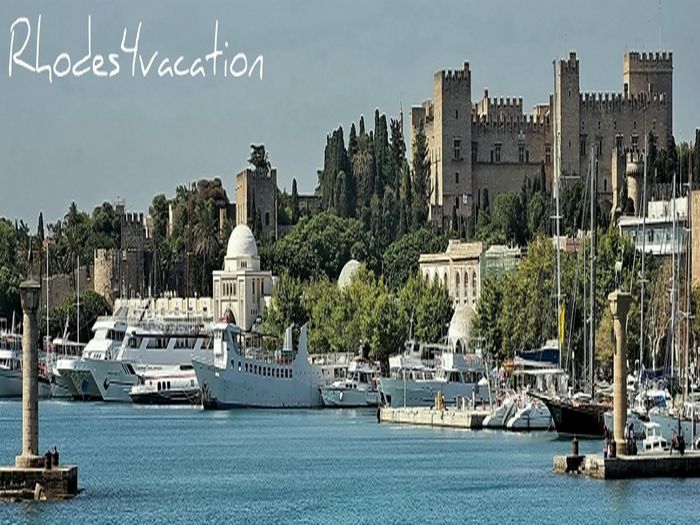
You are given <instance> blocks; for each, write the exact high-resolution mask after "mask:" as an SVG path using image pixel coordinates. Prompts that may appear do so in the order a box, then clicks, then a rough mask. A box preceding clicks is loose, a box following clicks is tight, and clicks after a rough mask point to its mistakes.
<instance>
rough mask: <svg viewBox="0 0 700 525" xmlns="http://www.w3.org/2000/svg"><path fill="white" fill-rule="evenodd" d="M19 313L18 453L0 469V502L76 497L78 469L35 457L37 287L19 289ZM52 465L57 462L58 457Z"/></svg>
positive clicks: (28, 285) (32, 284) (28, 284)
mask: <svg viewBox="0 0 700 525" xmlns="http://www.w3.org/2000/svg"><path fill="white" fill-rule="evenodd" d="M20 295H21V300H22V310H23V311H24V321H23V330H24V331H23V333H22V453H21V454H20V455H19V456H17V457H16V458H15V465H14V466H12V467H0V501H3V500H10V501H16V500H24V499H64V498H70V497H72V496H75V495H76V494H77V493H78V468H77V467H75V466H59V465H57V464H54V463H53V462H52V461H53V459H54V458H53V457H49V458H48V459H47V458H46V457H44V456H40V455H39V382H38V381H39V378H38V373H39V372H38V361H39V351H38V348H37V342H38V337H37V333H38V330H37V318H36V313H37V310H38V309H39V300H40V295H41V287H40V286H39V283H38V282H36V281H25V282H23V283H22V284H21V285H20ZM55 461H56V462H57V461H58V456H57V457H56V459H55Z"/></svg>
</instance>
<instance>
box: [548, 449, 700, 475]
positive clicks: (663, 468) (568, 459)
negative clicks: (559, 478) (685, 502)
mask: <svg viewBox="0 0 700 525" xmlns="http://www.w3.org/2000/svg"><path fill="white" fill-rule="evenodd" d="M554 472H556V473H558V474H582V475H584V476H588V477H591V478H597V479H632V478H659V477H667V478H690V477H700V452H686V453H685V454H684V455H682V456H681V455H680V454H678V453H675V454H673V455H669V454H668V453H665V454H640V455H637V456H618V457H616V458H603V456H601V455H599V454H590V455H585V456H584V455H579V456H574V455H569V456H554Z"/></svg>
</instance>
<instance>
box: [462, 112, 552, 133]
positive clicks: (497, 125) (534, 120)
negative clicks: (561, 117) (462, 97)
mask: <svg viewBox="0 0 700 525" xmlns="http://www.w3.org/2000/svg"><path fill="white" fill-rule="evenodd" d="M472 127H477V128H479V129H482V130H487V129H492V130H513V131H531V132H541V131H545V130H549V117H540V116H534V115H522V116H520V117H519V118H512V117H511V118H500V119H498V118H492V117H487V116H476V115H472Z"/></svg>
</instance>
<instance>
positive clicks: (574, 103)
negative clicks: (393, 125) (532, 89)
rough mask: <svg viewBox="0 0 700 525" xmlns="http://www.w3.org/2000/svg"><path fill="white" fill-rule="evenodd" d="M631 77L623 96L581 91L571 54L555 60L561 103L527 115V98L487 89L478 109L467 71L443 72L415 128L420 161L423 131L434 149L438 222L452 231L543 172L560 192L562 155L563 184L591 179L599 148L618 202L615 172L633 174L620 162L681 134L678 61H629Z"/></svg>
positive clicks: (607, 190)
mask: <svg viewBox="0 0 700 525" xmlns="http://www.w3.org/2000/svg"><path fill="white" fill-rule="evenodd" d="M622 76H623V89H622V91H621V92H616V93H585V92H581V89H580V74H579V60H578V58H577V57H576V53H574V52H571V53H570V54H569V56H568V58H566V59H563V60H557V61H556V65H555V78H556V81H555V95H554V96H552V95H550V96H549V101H548V102H547V103H544V104H537V105H535V106H534V107H533V110H532V112H531V113H530V114H525V113H524V112H523V101H522V98H512V97H507V98H505V99H504V98H502V97H501V98H495V97H490V96H489V92H488V90H487V89H485V90H484V93H483V96H482V98H481V99H480V100H478V101H476V102H473V101H472V79H471V70H470V68H469V63H468V62H465V63H464V65H463V67H462V69H460V70H456V71H446V70H442V71H438V72H436V73H435V75H434V78H433V97H432V99H431V100H427V101H425V102H423V103H422V104H421V105H420V106H415V107H413V108H412V109H411V120H410V151H411V154H413V149H414V148H413V145H414V143H415V138H416V135H417V134H418V133H419V132H420V130H422V131H423V133H424V134H425V136H426V139H427V143H428V152H429V160H430V178H431V184H432V194H431V197H430V218H431V221H433V222H436V223H438V224H441V225H442V226H443V227H447V226H449V224H448V223H449V221H450V220H451V217H452V210H453V208H454V209H456V212H457V214H458V215H459V216H461V217H467V216H470V215H471V213H472V206H473V205H474V204H476V205H478V204H480V203H481V202H482V198H483V194H484V191H485V190H487V191H488V194H489V197H490V198H491V199H492V198H493V197H495V196H496V195H497V194H498V193H502V192H507V191H517V190H519V189H520V188H521V186H522V183H523V181H524V180H525V179H526V178H528V177H530V178H533V177H536V176H537V175H538V174H539V172H540V166H541V165H544V168H545V174H546V178H547V181H548V183H549V184H551V182H552V177H553V159H554V155H557V158H558V159H559V162H560V166H561V174H562V178H563V179H564V180H566V179H571V178H574V179H575V178H578V177H580V176H581V175H583V176H584V177H585V175H586V172H587V167H588V164H589V155H590V153H591V150H592V149H593V151H594V154H595V155H596V157H597V160H598V179H597V188H598V193H599V198H600V199H605V200H606V201H608V202H611V201H612V193H613V171H614V170H616V169H617V170H619V169H622V171H624V166H622V168H620V167H618V166H617V163H618V162H619V160H620V158H624V155H625V154H626V153H628V152H637V151H639V150H641V149H643V147H644V138H645V136H646V134H647V133H648V132H652V133H653V134H654V135H656V137H657V139H658V144H659V145H660V147H663V146H664V145H665V144H666V140H667V137H668V136H669V135H670V134H671V133H672V131H673V117H672V115H673V112H672V99H673V57H672V54H671V53H670V52H659V53H638V52H627V53H625V55H624V59H623V75H622ZM555 105H556V107H555ZM553 115H556V122H554V119H553ZM553 124H556V126H554V127H553ZM554 129H557V130H558V137H559V138H558V140H554Z"/></svg>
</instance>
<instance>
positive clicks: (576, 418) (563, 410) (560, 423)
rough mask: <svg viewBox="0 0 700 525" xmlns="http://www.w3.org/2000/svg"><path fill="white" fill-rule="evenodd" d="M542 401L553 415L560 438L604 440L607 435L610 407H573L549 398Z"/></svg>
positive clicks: (594, 405) (595, 405) (586, 405)
mask: <svg viewBox="0 0 700 525" xmlns="http://www.w3.org/2000/svg"><path fill="white" fill-rule="evenodd" d="M539 399H541V400H542V401H543V402H544V404H545V405H547V408H548V409H549V412H550V413H551V414H552V420H553V421H554V427H555V428H556V431H557V433H558V434H559V435H560V436H576V437H579V438H602V437H603V435H604V433H605V417H604V414H605V411H606V410H609V408H610V407H606V406H604V405H597V404H581V405H573V404H571V403H567V402H565V401H560V400H557V399H549V398H539Z"/></svg>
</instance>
